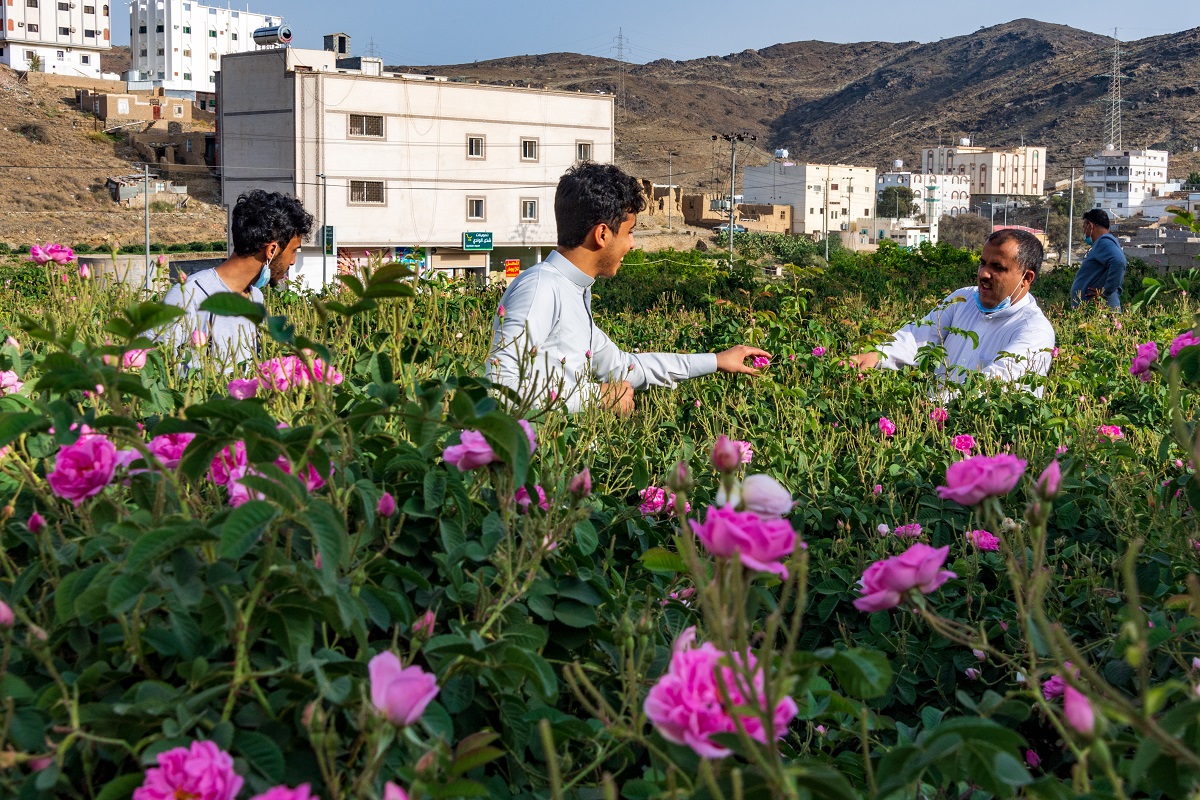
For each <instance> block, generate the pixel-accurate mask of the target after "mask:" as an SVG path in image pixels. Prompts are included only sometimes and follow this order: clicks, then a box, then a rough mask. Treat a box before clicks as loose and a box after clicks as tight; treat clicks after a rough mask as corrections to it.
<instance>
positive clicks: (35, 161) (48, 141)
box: [0, 66, 225, 245]
mask: <svg viewBox="0 0 1200 800" xmlns="http://www.w3.org/2000/svg"><path fill="white" fill-rule="evenodd" d="M94 125H95V120H93V119H92V117H90V116H88V115H85V114H83V113H80V112H79V111H78V109H76V107H75V90H74V89H66V88H62V87H55V86H46V85H41V84H30V83H27V82H24V81H21V80H19V77H18V75H17V73H15V72H13V71H12V70H10V69H8V68H7V67H3V66H0V242H5V243H7V244H12V245H21V244H29V243H31V242H45V241H60V242H64V243H66V244H82V243H86V244H91V245H101V244H107V243H109V242H112V241H114V240H115V241H118V242H120V243H121V244H135V243H138V242H141V241H142V240H143V237H144V218H143V211H142V209H141V208H132V209H130V208H125V207H124V206H121V205H118V204H117V203H114V202H113V201H112V200H111V199H110V198H109V195H108V192H107V191H106V190H105V189H104V182H105V180H106V179H107V178H108V177H109V176H110V175H126V174H129V173H132V172H137V171H139V170H140V165H135V164H134V163H132V162H133V161H135V160H136V155H135V154H134V153H133V151H132V149H130V148H129V147H127V146H126V145H125V144H124V143H123V140H121V139H115V140H114V139H109V138H107V137H104V136H103V135H101V134H98V133H96V132H95V131H94V130H93V126H94ZM210 184H212V182H211V181H203V182H201V184H200V185H197V186H196V187H195V188H194V189H193V193H194V194H198V193H203V196H206V197H209V198H211V197H212V191H213V186H212V185H210ZM150 233H151V238H152V239H153V240H154V241H156V242H161V243H163V244H175V243H186V242H191V241H195V240H207V241H212V240H217V239H224V238H225V213H224V211H223V210H222V209H221V208H220V206H216V205H208V204H206V203H203V202H200V201H199V200H198V199H197V198H196V197H193V198H192V199H191V200H190V201H189V203H188V210H187V211H171V212H163V213H152V215H151V219H150Z"/></svg>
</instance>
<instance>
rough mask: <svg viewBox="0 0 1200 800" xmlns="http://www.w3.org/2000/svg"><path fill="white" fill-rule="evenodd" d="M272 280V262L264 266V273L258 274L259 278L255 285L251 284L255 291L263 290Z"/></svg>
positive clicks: (255, 280)
mask: <svg viewBox="0 0 1200 800" xmlns="http://www.w3.org/2000/svg"><path fill="white" fill-rule="evenodd" d="M269 280H271V262H270V261H268V262H267V263H265V264H263V268H262V271H261V272H259V273H258V277H257V278H255V279H254V283H252V284H250V285H251V286H253V287H254V288H255V289H261V288H263V287H264V286H266V285H267V282H268V281H269Z"/></svg>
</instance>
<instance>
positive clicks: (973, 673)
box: [966, 667, 983, 681]
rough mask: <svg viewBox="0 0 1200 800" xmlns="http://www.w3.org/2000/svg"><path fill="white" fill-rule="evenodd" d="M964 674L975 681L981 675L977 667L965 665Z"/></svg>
mask: <svg viewBox="0 0 1200 800" xmlns="http://www.w3.org/2000/svg"><path fill="white" fill-rule="evenodd" d="M966 675H967V677H968V678H970V679H971V680H973V681H977V680H979V678H980V676H981V675H983V673H982V672H980V671H979V669H978V668H977V667H967V669H966Z"/></svg>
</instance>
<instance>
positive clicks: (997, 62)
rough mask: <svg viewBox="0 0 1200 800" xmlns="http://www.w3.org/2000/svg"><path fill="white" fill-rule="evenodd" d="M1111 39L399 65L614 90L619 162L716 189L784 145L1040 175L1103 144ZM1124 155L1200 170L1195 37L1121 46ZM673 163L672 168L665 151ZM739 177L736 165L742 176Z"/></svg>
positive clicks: (838, 157) (998, 38)
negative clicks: (1005, 163) (986, 153)
mask: <svg viewBox="0 0 1200 800" xmlns="http://www.w3.org/2000/svg"><path fill="white" fill-rule="evenodd" d="M1113 44H1114V41H1113V40H1112V39H1111V38H1108V37H1104V36H1099V35H1096V34H1093V33H1088V32H1085V31H1080V30H1076V29H1074V28H1070V27H1067V26H1064V25H1053V24H1049V23H1043V22H1038V21H1036V20H1029V19H1020V20H1015V21H1013V22H1009V23H1006V24H1003V25H997V26H995V27H991V28H981V29H980V30H978V31H976V32H974V33H971V34H968V35H965V36H957V37H953V38H950V39H943V40H939V41H936V42H927V43H918V42H901V43H891V42H862V43H855V44H831V43H828V42H792V43H788V44H777V45H773V46H771V47H767V48H764V49H761V50H746V51H743V52H741V53H735V54H731V55H727V56H709V57H706V58H700V59H693V60H690V61H671V60H667V59H662V60H659V61H653V62H650V63H648V64H642V65H630V64H622V63H621V62H618V61H614V60H612V59H604V58H595V57H591V56H581V55H576V54H571V53H551V54H546V55H535V56H516V57H512V58H503V59H494V60H490V61H480V62H476V63H473V64H457V65H449V66H412V65H407V66H402V67H400V66H397V67H389V69H396V70H403V71H406V72H423V73H428V74H441V75H448V76H451V77H456V78H463V79H468V80H478V81H481V82H485V83H503V84H515V85H526V86H546V87H549V88H554V89H563V90H568V91H572V90H580V91H606V92H610V93H613V94H614V99H615V103H616V106H617V109H616V118H617V159H618V163H620V164H621V165H622V166H623V167H625V168H626V169H629V170H631V171H634V172H636V173H638V174H639V175H642V176H644V177H653V178H654V179H656V180H665V179H666V178H667V175H668V172H669V171H670V172H671V173H673V178H674V179H675V180H676V181H678V182H682V183H684V184H685V185H694V186H700V187H711V188H716V187H722V186H728V181H729V145H728V144H727V143H725V142H717V143H714V142H712V140H711V136H712V135H713V134H724V133H730V132H734V131H743V130H744V131H746V132H748V133H750V134H753V135H755V136H756V137H757V140H756V141H755V142H753V143H751V144H749V146H747V147H745V148H743V149H742V150H741V151H740V152H739V155H738V158H739V163H746V162H747V160H749V162H750V163H762V162H764V161H765V160H766V158H767V157H768V153H769V152H770V151H771V150H773V149H775V148H777V147H785V148H788V149H789V150H790V151H791V155H792V158H793V159H803V160H808V161H818V162H824V161H832V162H848V163H857V164H864V165H869V166H876V167H879V168H884V167H887V166H889V165H890V164H891V162H892V161H893V160H894V159H903V160H905V161H906V162H908V163H910V164H914V165H915V164H916V163H917V156H918V154H919V151H920V148H921V147H926V146H930V145H935V144H937V143H938V142H939V141H942V142H945V143H949V142H952V141H956V140H957V139H958V138H960V137H963V136H970V137H972V138H973V139H974V141H975V143H977V144H983V145H988V146H1003V145H1016V144H1020V143H1021V142H1022V141H1024V142H1025V143H1027V144H1038V145H1045V146H1046V147H1047V148H1048V149H1049V151H1048V154H1047V165H1048V168H1049V173H1050V177H1051V178H1062V177H1065V176H1066V175H1067V173H1068V172H1069V170H1070V168H1071V167H1072V166H1076V167H1081V166H1082V164H1083V159H1084V157H1085V156H1087V155H1088V154H1090V153H1091V152H1092V151H1093V150H1095V149H1097V148H1098V147H1100V146H1103V144H1104V143H1105V141H1106V139H1107V130H1108V129H1107V125H1106V122H1105V116H1106V110H1107V105H1106V104H1105V102H1104V101H1106V99H1107V97H1108V86H1109V80H1108V77H1107V75H1108V73H1109V72H1110V71H1111V61H1112V54H1113ZM1121 50H1122V56H1121V61H1122V70H1121V71H1122V73H1123V74H1124V75H1125V76H1127V80H1125V81H1124V83H1123V96H1124V99H1125V104H1124V106H1123V132H1124V144H1125V146H1126V147H1139V148H1142V147H1154V148H1160V149H1166V150H1168V151H1170V153H1171V155H1172V160H1171V169H1170V172H1171V175H1172V176H1175V175H1186V174H1187V173H1188V172H1189V171H1192V170H1194V169H1197V168H1200V154H1198V153H1197V152H1196V151H1194V150H1193V148H1195V147H1197V146H1200V125H1198V122H1200V106H1198V104H1197V102H1196V94H1197V91H1198V90H1197V88H1196V87H1197V85H1200V28H1196V29H1191V30H1187V31H1182V32H1179V33H1173V34H1168V35H1165V36H1156V37H1152V38H1146V39H1139V40H1137V41H1133V42H1123V43H1122V44H1121ZM669 151H674V152H675V153H677V155H676V156H673V157H671V158H670V159H668V155H667V154H668V152H669ZM739 171H740V170H739Z"/></svg>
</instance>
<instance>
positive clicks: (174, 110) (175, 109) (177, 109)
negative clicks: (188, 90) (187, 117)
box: [171, 106, 183, 117]
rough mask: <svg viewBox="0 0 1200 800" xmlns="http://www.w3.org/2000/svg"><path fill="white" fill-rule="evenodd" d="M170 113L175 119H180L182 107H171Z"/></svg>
mask: <svg viewBox="0 0 1200 800" xmlns="http://www.w3.org/2000/svg"><path fill="white" fill-rule="evenodd" d="M171 113H173V114H174V115H175V116H177V117H182V116H183V106H172V108H171Z"/></svg>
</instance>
